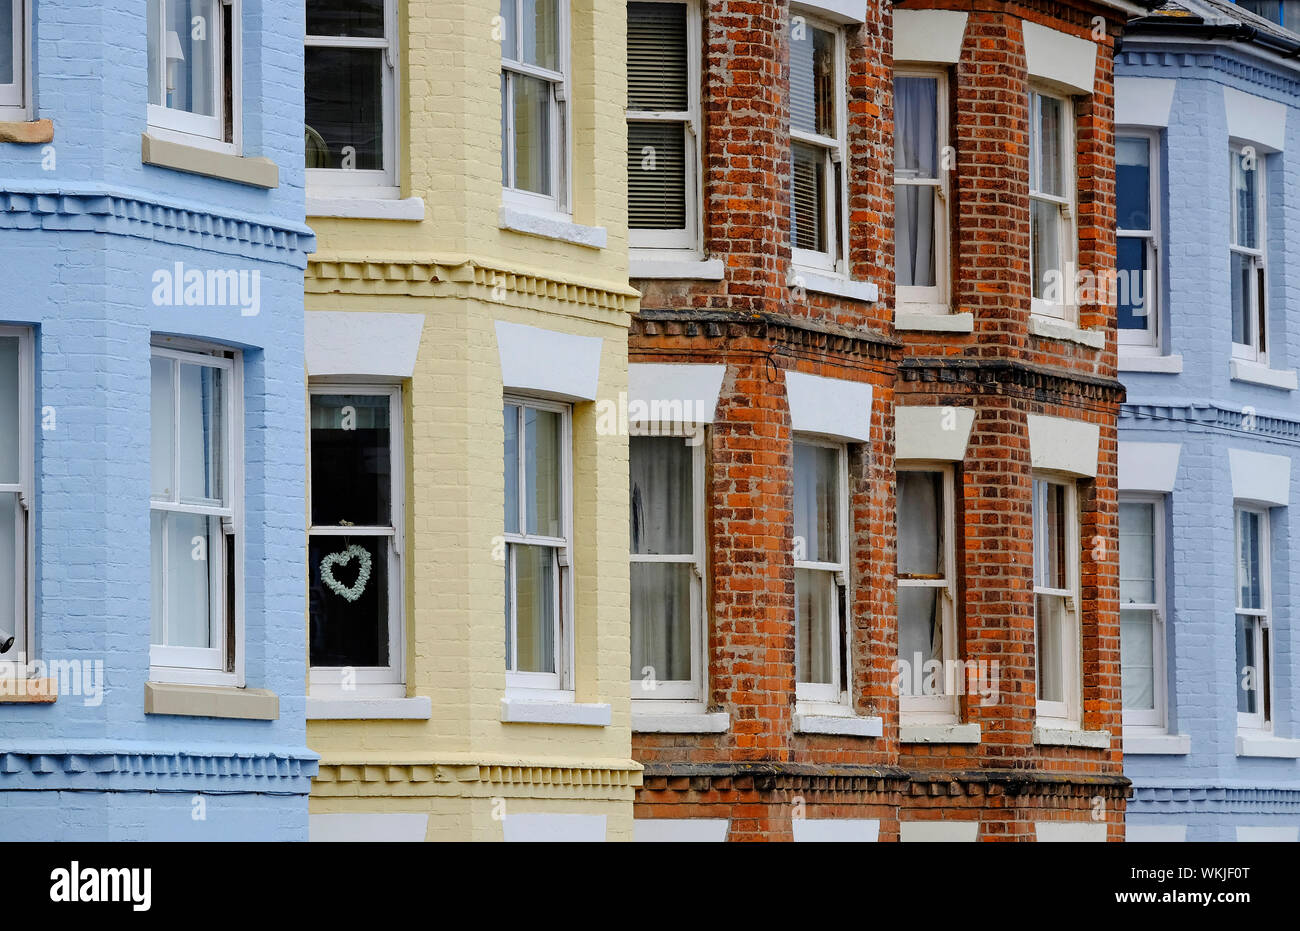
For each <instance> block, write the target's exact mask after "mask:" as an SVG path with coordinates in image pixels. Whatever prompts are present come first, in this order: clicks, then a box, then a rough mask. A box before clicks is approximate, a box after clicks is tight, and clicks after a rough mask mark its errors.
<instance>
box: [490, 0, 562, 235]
mask: <svg viewBox="0 0 1300 931" xmlns="http://www.w3.org/2000/svg"><path fill="white" fill-rule="evenodd" d="M508 2H513V3H514V4H515V5H516V6H515V38H516V41H522V40H521V38H520V37H521V35H522V32H523V30H522V29H521V28H520V24H522V23H523V0H508ZM556 11H557V24H556V33H557V41H558V42H559V46H560V47H559V65H560V70H559V71H550V70H548V69H546V68H539V67H537V66H536V65H530V64H528V63H527V62H522V61H518V60H517V59H514V58H510V57H507V55H506V49H505V46H504V42H505V38H504V36H503V38H502V40H501V41H502V43H503V45H502V49H501V73H502V75H503V76H505V77H506V97H505V99H504V100H502V102H501V103H502V112H501V119H502V120H503V121H504V122H505V132H504V134H503V135H504V138H505V141H506V151H505V152H503V153H502V154H501V157H502V159H503V160H504V162H503V164H504V165H505V166H506V178H507V179H508V180H507V182H506V183H503V184H502V185H501V202H502V203H503V204H505V205H506V206H510V207H516V208H518V209H520V210H526V211H530V212H532V213H540V214H543V215H548V214H550V215H556V216H558V217H561V218H563V219H566V220H567V219H568V218H569V217H571V216H572V215H573V204H572V199H571V188H572V185H571V183H570V179H571V178H572V165H573V156H572V152H573V119H572V116H571V114H570V113H569V102H570V101H571V100H572V99H573V88H572V84H573V65H572V55H571V52H570V48H569V0H557V2H556ZM510 74H521V75H525V76H528V77H534V78H538V79H540V80H543V81H547V82H549V83H550V85H551V92H552V99H551V103H552V106H551V107H550V113H551V128H550V139H551V151H550V153H549V156H550V172H551V183H552V188H553V190H552V193H551V194H535V193H533V192H532V191H525V190H521V189H519V188H516V187H512V186H511V185H510V183H509V182H510V181H512V180H513V179H514V177H515V127H514V107H513V106H512V105H511V101H513V100H514V90H513V84H512V83H511V81H510V79H509V75H510Z"/></svg>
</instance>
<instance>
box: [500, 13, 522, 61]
mask: <svg viewBox="0 0 1300 931" xmlns="http://www.w3.org/2000/svg"><path fill="white" fill-rule="evenodd" d="M517 2H518V0H501V20H502V27H503V28H502V30H501V57H502V58H515V56H516V55H518V54H519V16H518V12H519V11H518V9H517V8H516V4H517Z"/></svg>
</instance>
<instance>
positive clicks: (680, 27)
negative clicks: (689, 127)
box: [627, 2, 689, 112]
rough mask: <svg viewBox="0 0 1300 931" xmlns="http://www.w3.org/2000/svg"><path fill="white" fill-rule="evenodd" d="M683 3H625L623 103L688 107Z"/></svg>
mask: <svg viewBox="0 0 1300 931" xmlns="http://www.w3.org/2000/svg"><path fill="white" fill-rule="evenodd" d="M688 74H689V69H688V68H687V62H686V4H684V3H635V2H633V3H629V4H628V5H627V105H628V109H631V110H668V111H677V112H680V111H682V110H685V109H686V108H687V106H688V103H687V101H688V100H689V93H688V87H687V80H688Z"/></svg>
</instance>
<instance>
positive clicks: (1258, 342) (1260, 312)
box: [1228, 145, 1268, 362]
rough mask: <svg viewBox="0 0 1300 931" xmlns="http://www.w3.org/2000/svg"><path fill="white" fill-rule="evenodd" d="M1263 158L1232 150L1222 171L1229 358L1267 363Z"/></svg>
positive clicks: (1255, 154) (1266, 281)
mask: <svg viewBox="0 0 1300 931" xmlns="http://www.w3.org/2000/svg"><path fill="white" fill-rule="evenodd" d="M1263 168H1264V156H1263V155H1262V154H1258V153H1253V152H1252V153H1247V152H1245V151H1244V150H1243V149H1242V147H1241V146H1235V145H1234V146H1232V147H1231V149H1230V151H1229V154H1228V171H1229V177H1230V179H1231V185H1232V220H1231V240H1230V243H1229V248H1228V254H1229V261H1230V263H1231V274H1232V287H1231V292H1232V356H1233V358H1235V359H1244V360H1246V361H1249V362H1267V361H1268V354H1267V352H1268V332H1267V330H1268V326H1267V321H1268V313H1267V308H1266V304H1265V297H1266V295H1267V294H1268V274H1267V271H1268V267H1267V266H1268V263H1267V258H1266V256H1265V251H1264V243H1265V242H1266V239H1265V232H1264V228H1265V224H1264V209H1265V207H1264V205H1265V203H1266V201H1265V199H1264V171H1263Z"/></svg>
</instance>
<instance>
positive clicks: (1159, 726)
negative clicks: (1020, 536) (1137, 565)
mask: <svg viewBox="0 0 1300 931" xmlns="http://www.w3.org/2000/svg"><path fill="white" fill-rule="evenodd" d="M1119 503H1120V505H1121V506H1123V505H1125V504H1134V505H1143V506H1150V507H1151V532H1152V535H1151V565H1152V579H1151V584H1152V585H1153V587H1154V594H1155V600H1154V601H1151V602H1149V603H1147V602H1134V603H1132V604H1126V603H1124V602H1123V601H1121V602H1120V606H1119V608H1120V622H1121V624H1122V623H1123V618H1124V611H1125V610H1132V611H1150V612H1151V681H1152V706H1153V707H1152V708H1150V709H1129V708H1123V722H1124V727H1125V728H1143V729H1147V730H1148V731H1150V730H1158V731H1160V732H1161V733H1164V732H1165V730H1166V728H1167V726H1168V717H1167V716H1168V708H1169V705H1168V695H1167V691H1168V676H1169V669H1168V665H1167V664H1168V658H1167V655H1166V650H1165V637H1166V633H1167V632H1166V628H1165V623H1166V621H1165V618H1166V617H1167V615H1166V613H1165V584H1166V583H1165V559H1166V558H1167V551H1166V549H1165V547H1166V540H1165V496H1164V495H1151V494H1135V493H1131V492H1124V493H1122V494H1121V495H1120V496H1119ZM1121 545H1122V544H1121ZM1120 567H1121V569H1122V568H1123V561H1122V560H1121V561H1120ZM1121 581H1122V579H1121ZM1123 669H1124V658H1123V655H1122V653H1121V656H1120V673H1121V679H1122V678H1123ZM1120 703H1121V706H1122V705H1123V695H1122V682H1121V697H1120Z"/></svg>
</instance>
